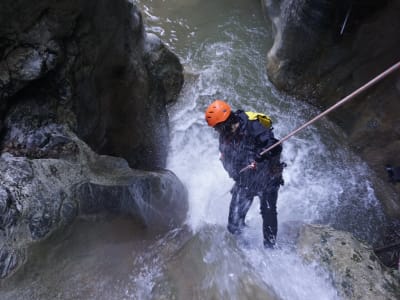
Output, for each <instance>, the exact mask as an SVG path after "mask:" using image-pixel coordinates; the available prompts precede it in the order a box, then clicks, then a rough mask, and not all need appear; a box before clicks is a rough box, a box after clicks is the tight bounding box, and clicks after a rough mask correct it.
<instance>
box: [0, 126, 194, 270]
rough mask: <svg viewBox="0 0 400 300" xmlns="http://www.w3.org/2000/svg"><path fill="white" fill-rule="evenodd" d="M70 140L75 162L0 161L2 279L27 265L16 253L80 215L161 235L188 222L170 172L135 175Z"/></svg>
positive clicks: (6, 158) (119, 162) (180, 187)
mask: <svg viewBox="0 0 400 300" xmlns="http://www.w3.org/2000/svg"><path fill="white" fill-rule="evenodd" d="M68 138H69V139H70V140H73V141H74V143H75V144H76V145H77V147H78V151H77V153H76V155H77V156H76V157H72V156H69V157H67V158H63V159H60V158H59V159H49V158H48V159H28V158H25V157H15V156H12V155H10V154H7V153H5V154H3V155H2V156H1V157H0V186H1V187H2V189H1V192H0V204H1V205H2V206H1V207H2V208H3V207H4V206H6V209H5V213H3V214H2V215H1V217H2V219H1V220H3V222H2V224H4V225H3V226H2V227H1V228H0V231H1V232H2V235H0V242H1V243H2V245H3V246H2V248H1V249H3V252H2V255H3V256H2V257H3V259H2V261H1V263H0V274H3V276H2V277H5V276H8V275H10V272H12V271H15V270H16V269H17V268H18V267H19V266H21V265H22V264H23V263H24V262H25V259H26V257H25V256H24V255H20V254H18V255H17V254H15V253H24V251H26V249H28V248H29V246H30V245H31V244H32V243H33V242H37V241H41V240H43V239H45V238H47V237H49V236H50V235H51V234H53V233H54V232H56V231H58V230H60V229H63V228H65V227H66V226H68V225H70V224H71V223H72V222H73V220H74V219H75V218H76V217H77V216H78V215H88V214H104V213H107V214H110V213H111V214H118V215H128V216H131V217H133V218H136V219H137V220H140V221H141V222H142V224H144V225H145V226H148V227H150V228H152V229H157V230H158V231H160V230H163V231H165V230H170V229H171V228H174V227H176V226H180V225H181V224H182V223H183V221H184V220H185V218H186V212H187V208H188V206H187V202H186V198H187V192H186V190H185V188H184V186H183V185H182V183H181V182H180V181H179V179H178V178H177V177H176V176H175V175H174V174H173V173H172V172H170V171H166V170H165V171H159V172H148V171H139V170H133V169H131V168H130V167H129V165H128V163H127V162H126V161H125V160H123V159H121V158H115V157H109V156H99V155H97V154H96V153H94V152H93V151H91V150H90V148H89V147H88V146H87V145H86V144H84V143H83V142H82V141H80V140H79V139H78V138H76V137H74V136H73V134H72V133H70V136H69V137H68ZM3 203H5V204H3ZM7 249H8V250H7ZM11 249H12V250H13V251H14V250H15V251H14V252H13V251H11ZM6 250H7V251H6ZM11 262H12V263H11ZM10 266H12V267H10Z"/></svg>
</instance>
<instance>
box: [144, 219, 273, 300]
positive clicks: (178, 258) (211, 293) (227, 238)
mask: <svg viewBox="0 0 400 300" xmlns="http://www.w3.org/2000/svg"><path fill="white" fill-rule="evenodd" d="M233 262H234V263H233ZM252 270H253V268H252V267H251V266H250V264H249V262H248V261H247V259H246V257H245V256H244V254H243V253H242V252H241V250H239V248H238V246H237V245H236V242H235V239H234V238H233V236H232V235H231V234H230V233H228V232H227V231H226V229H225V228H224V227H219V226H205V227H204V228H202V229H201V230H200V231H199V232H198V233H196V234H195V235H194V236H193V237H191V238H190V239H186V243H185V244H183V245H182V246H181V248H180V249H179V251H178V252H177V253H176V254H175V255H173V256H172V257H171V258H170V259H169V261H168V262H167V263H166V264H165V266H164V267H163V268H162V269H161V270H160V271H161V272H160V273H161V274H160V276H159V278H158V279H157V281H156V283H155V285H154V287H153V290H152V292H151V294H152V299H192V298H199V299H205V298H212V299H232V298H237V299H260V300H261V299H269V300H272V299H278V296H277V295H276V294H275V293H274V291H273V290H272V288H271V287H269V286H268V285H267V284H266V283H265V282H264V281H263V279H262V278H260V277H259V275H257V274H258V273H257V272H256V271H254V272H252ZM194 295H195V296H194Z"/></svg>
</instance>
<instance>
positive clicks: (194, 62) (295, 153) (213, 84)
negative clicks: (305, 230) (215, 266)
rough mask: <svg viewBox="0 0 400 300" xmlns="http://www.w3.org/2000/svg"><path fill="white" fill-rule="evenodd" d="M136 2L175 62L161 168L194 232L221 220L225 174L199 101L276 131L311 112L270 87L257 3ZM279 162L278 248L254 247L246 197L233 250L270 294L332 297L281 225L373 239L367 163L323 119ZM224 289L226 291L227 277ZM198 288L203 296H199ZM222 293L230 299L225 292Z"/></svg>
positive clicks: (255, 229)
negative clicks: (183, 197) (184, 196)
mask: <svg viewBox="0 0 400 300" xmlns="http://www.w3.org/2000/svg"><path fill="white" fill-rule="evenodd" d="M140 5H141V6H142V9H143V10H144V11H145V16H146V18H145V19H146V23H147V24H146V25H147V28H148V30H149V31H152V32H154V33H156V34H158V35H160V36H161V38H162V39H163V40H164V41H165V42H167V43H168V45H169V46H170V47H171V48H172V49H173V50H174V52H175V53H178V55H180V57H181V60H182V62H183V64H184V66H185V72H186V74H185V77H186V83H185V87H184V89H183V92H182V93H181V96H180V98H179V101H178V103H177V104H176V105H174V106H173V107H171V108H170V118H171V132H172V144H171V150H170V157H169V163H168V168H170V169H171V170H173V171H174V172H175V173H176V174H177V175H178V176H179V177H180V178H181V180H182V181H183V182H184V184H185V185H186V186H187V188H188V191H189V201H190V211H189V216H188V219H187V223H188V225H189V226H190V228H192V230H193V231H194V232H197V231H202V229H203V228H204V226H210V225H211V226H223V227H225V226H226V222H227V215H228V208H229V201H230V193H229V190H230V188H231V186H232V185H233V181H232V180H231V179H230V178H228V176H227V175H226V173H225V171H224V170H223V168H222V164H221V163H220V162H219V160H218V156H219V154H218V138H217V135H216V133H215V132H214V131H213V130H212V129H210V128H207V126H206V123H205V121H204V109H205V108H206V107H207V105H208V104H209V103H210V102H211V101H213V100H214V99H217V98H219V99H226V100H227V101H229V103H230V104H232V106H233V108H241V109H244V110H252V111H259V112H264V113H267V114H269V115H270V116H271V117H272V119H273V121H274V128H275V130H274V131H275V135H276V136H277V137H283V136H284V135H286V134H287V133H289V132H290V131H291V130H293V129H295V128H297V127H298V126H299V125H301V124H302V123H304V122H305V121H307V120H308V119H310V118H311V117H313V116H315V115H316V114H317V113H318V112H317V111H316V110H315V109H313V108H311V107H309V106H307V105H305V104H303V103H300V102H298V101H296V100H295V99H292V98H290V97H285V96H284V95H280V94H279V93H278V92H276V91H275V90H274V89H273V87H272V86H271V85H270V83H269V81H268V78H267V75H266V70H265V57H266V53H267V52H268V49H269V48H270V47H271V36H270V31H269V30H268V28H267V24H266V23H265V21H264V20H263V18H262V15H261V13H260V8H259V3H256V2H255V3H249V2H248V1H235V3H234V4H233V3H232V2H229V1H219V3H216V2H211V1H210V2H208V1H206V2H204V1H202V2H200V1H195V0H193V1H184V3H183V1H168V3H166V2H165V1H140ZM283 160H284V161H285V162H286V163H287V168H286V169H285V170H284V180H285V185H284V186H283V187H282V188H281V190H280V192H279V199H278V221H279V227H280V231H279V232H278V245H280V247H279V249H280V250H275V251H265V250H264V249H263V248H262V247H261V245H262V233H261V217H260V215H259V213H258V203H257V201H254V203H253V206H252V208H251V209H250V211H249V213H248V216H247V222H248V225H249V227H248V228H247V230H246V231H245V233H244V236H243V237H242V238H243V240H244V244H243V245H244V246H243V247H244V249H243V253H245V256H246V259H247V261H248V262H249V263H250V264H251V265H252V267H253V268H254V269H253V272H257V275H258V276H259V277H260V278H262V280H263V281H264V282H265V283H266V284H268V285H269V286H270V287H272V289H273V290H274V292H275V294H276V295H277V296H278V297H279V298H282V299H336V298H337V294H336V292H335V289H334V288H333V287H332V286H331V285H330V283H329V280H328V277H329V275H328V274H325V273H324V272H323V271H322V270H320V269H319V267H318V266H306V265H304V264H303V263H302V262H301V259H300V258H299V257H297V255H296V254H295V252H294V251H293V246H294V245H293V241H291V240H290V236H289V235H287V234H286V233H285V230H284V229H282V228H285V227H286V226H289V227H290V226H295V225H293V224H296V222H299V223H302V222H305V223H312V222H320V223H324V224H330V225H333V226H335V227H336V228H339V229H346V230H349V231H351V232H353V233H354V234H355V235H356V236H358V237H360V238H364V239H367V240H369V241H371V240H374V238H375V237H376V235H377V234H378V232H379V224H380V222H381V221H382V218H383V216H382V213H381V209H380V207H379V205H378V202H377V199H376V198H375V195H374V191H373V189H372V187H371V183H370V180H369V178H368V175H367V174H368V169H367V167H366V166H365V165H364V164H363V163H362V162H361V161H360V160H359V159H358V158H357V157H356V156H355V155H354V154H352V153H351V151H350V150H349V149H347V148H346V141H345V137H344V136H343V135H342V134H341V132H340V130H338V129H337V128H336V127H335V126H334V125H333V124H332V123H330V122H329V121H327V120H322V121H319V123H317V124H315V125H314V126H312V127H310V128H308V129H307V130H305V131H304V132H303V133H301V134H299V135H297V136H295V137H293V138H292V139H291V140H289V141H287V142H286V143H285V144H284V151H283ZM288 224H289V225H288ZM290 224H292V225H290ZM220 238H221V236H219V235H217V238H215V240H213V241H212V242H213V243H215V244H220V243H221V240H220ZM211 249H212V247H211ZM219 255H220V254H219V253H218V251H216V252H215V253H213V252H212V250H210V251H209V252H207V254H206V256H207V257H208V259H209V260H211V261H213V262H214V261H218V256H219ZM229 259H230V258H229V256H228V257H226V260H228V261H229ZM225 263H226V262H225ZM231 263H232V264H235V261H231ZM220 264H221V266H222V265H223V263H221V262H220ZM226 275H227V274H225V276H226ZM216 280H218V279H216ZM219 280H220V281H221V284H220V285H218V286H219V287H220V288H221V289H223V288H224V284H223V283H222V281H224V280H225V279H224V276H223V275H221V277H220V278H219ZM231 291H235V288H234V286H233V284H232V283H231ZM204 295H205V297H206V298H207V293H205V294H204ZM208 297H209V298H211V295H208ZM228 298H229V299H236V298H237V299H240V297H238V296H237V294H235V292H233V293H231V294H230V295H229V297H228Z"/></svg>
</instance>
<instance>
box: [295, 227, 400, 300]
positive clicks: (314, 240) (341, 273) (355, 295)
mask: <svg viewBox="0 0 400 300" xmlns="http://www.w3.org/2000/svg"><path fill="white" fill-rule="evenodd" d="M297 244H298V251H299V253H300V254H301V255H302V256H303V257H304V258H305V260H306V261H308V262H313V261H316V262H318V264H321V265H322V266H323V267H324V268H326V269H327V270H328V271H329V273H330V274H331V279H332V282H333V284H334V286H335V287H336V288H337V290H338V292H339V296H340V297H341V298H342V299H398V298H399V296H400V284H399V278H400V274H399V273H398V272H397V271H391V270H389V269H388V268H386V267H385V266H384V265H382V264H381V263H380V261H379V259H378V258H377V256H376V255H375V254H374V252H373V251H372V249H371V247H369V246H368V245H366V244H364V243H362V242H360V241H358V240H356V239H355V238H354V237H353V236H352V235H351V234H350V233H347V232H343V231H337V230H334V229H333V228H330V227H328V226H320V225H304V226H302V228H301V230H300V235H299V240H298V243H297Z"/></svg>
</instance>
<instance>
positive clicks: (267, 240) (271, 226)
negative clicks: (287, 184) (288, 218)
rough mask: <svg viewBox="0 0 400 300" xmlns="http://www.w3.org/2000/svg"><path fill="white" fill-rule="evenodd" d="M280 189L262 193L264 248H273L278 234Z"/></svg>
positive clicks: (261, 208)
mask: <svg viewBox="0 0 400 300" xmlns="http://www.w3.org/2000/svg"><path fill="white" fill-rule="evenodd" d="M278 189H279V187H278V188H274V189H271V190H268V191H264V192H262V193H260V195H259V197H260V210H261V216H262V218H263V235H264V246H265V247H268V248H270V247H273V246H274V245H275V240H276V234H277V232H278V217H277V211H276V201H277V198H278Z"/></svg>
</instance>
